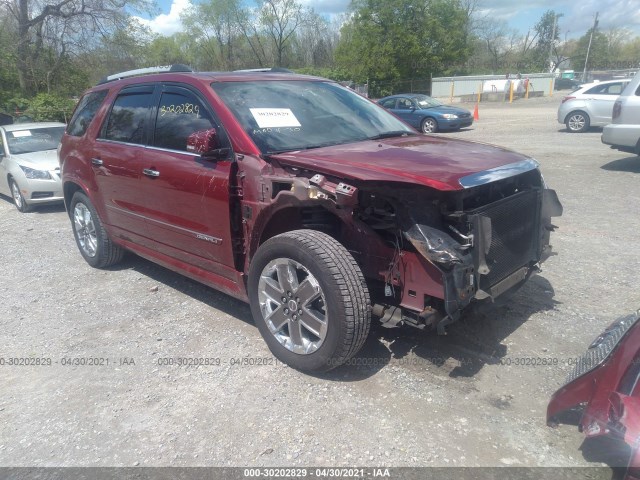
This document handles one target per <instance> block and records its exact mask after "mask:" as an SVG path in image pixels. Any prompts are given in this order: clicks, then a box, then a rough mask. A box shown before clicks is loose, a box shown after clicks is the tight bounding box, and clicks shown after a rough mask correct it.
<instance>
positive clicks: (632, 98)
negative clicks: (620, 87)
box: [602, 72, 640, 155]
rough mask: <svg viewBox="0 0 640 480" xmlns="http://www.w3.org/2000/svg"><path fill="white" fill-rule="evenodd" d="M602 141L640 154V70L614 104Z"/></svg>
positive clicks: (623, 150)
mask: <svg viewBox="0 0 640 480" xmlns="http://www.w3.org/2000/svg"><path fill="white" fill-rule="evenodd" d="M602 143H605V144H607V145H611V148H615V149H617V150H620V151H622V152H629V153H635V154H636V155H640V72H639V73H637V74H636V76H635V77H634V78H633V80H632V81H631V83H629V85H627V88H625V89H624V92H622V95H620V96H619V97H618V99H617V100H616V103H615V104H614V105H613V119H612V123H611V124H610V125H607V126H606V127H604V130H603V131H602Z"/></svg>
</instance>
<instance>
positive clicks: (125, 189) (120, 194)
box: [90, 85, 154, 243]
mask: <svg viewBox="0 0 640 480" xmlns="http://www.w3.org/2000/svg"><path fill="white" fill-rule="evenodd" d="M153 90H154V86H153V85H146V86H135V87H129V88H124V89H122V91H121V92H120V93H119V94H118V96H117V97H116V99H115V100H114V103H113V106H112V108H111V111H110V112H109V115H108V117H107V120H106V122H105V124H104V125H103V127H102V129H101V131H100V133H99V134H98V139H97V141H96V145H95V147H94V152H93V154H92V156H91V160H90V161H91V168H93V171H94V175H95V181H96V184H97V186H98V192H97V195H99V196H100V197H102V201H101V202H100V203H102V205H104V206H105V212H104V214H105V216H106V218H104V219H103V220H104V222H105V223H107V224H108V225H110V226H112V227H113V228H112V231H113V232H114V234H115V235H117V236H120V237H122V238H125V239H131V236H132V234H133V235H134V236H135V237H136V240H137V241H141V240H142V239H143V238H144V237H146V236H147V232H146V224H145V222H144V217H143V212H144V203H145V201H146V200H145V197H144V195H143V192H142V190H141V189H140V180H141V175H140V171H141V168H140V161H141V159H142V157H143V153H144V152H145V144H146V143H147V140H148V135H149V124H150V121H151V110H152V109H151V106H152V98H153ZM142 243H147V242H144V241H142Z"/></svg>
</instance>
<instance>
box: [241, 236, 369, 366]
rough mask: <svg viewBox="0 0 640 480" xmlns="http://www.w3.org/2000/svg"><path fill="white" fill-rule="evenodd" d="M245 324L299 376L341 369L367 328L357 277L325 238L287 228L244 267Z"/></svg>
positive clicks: (365, 296) (362, 286) (341, 250)
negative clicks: (246, 269)
mask: <svg viewBox="0 0 640 480" xmlns="http://www.w3.org/2000/svg"><path fill="white" fill-rule="evenodd" d="M248 290H249V301H250V304H251V313H252V314H253V318H254V319H255V322H256V324H257V326H258V329H259V330H260V333H261V334H262V337H263V338H264V340H265V342H266V343H267V345H268V346H269V349H270V350H271V352H272V353H273V354H274V355H275V356H276V357H277V358H278V359H279V360H281V361H282V362H284V363H286V364H287V365H289V366H291V367H292V368H295V369H297V370H301V371H305V372H324V371H328V370H331V369H332V368H335V367H337V366H338V365H341V364H343V363H344V362H346V361H347V360H348V359H349V358H351V357H352V356H353V355H355V354H356V353H357V352H358V351H359V350H360V348H361V347H362V345H363V344H364V342H365V340H366V338H367V335H368V334H369V327H370V324H371V308H370V300H369V292H368V289H367V286H366V283H365V280H364V276H363V275H362V272H361V270H360V267H358V264H357V263H356V261H355V260H354V259H353V257H352V256H351V254H350V253H349V252H348V251H347V249H346V248H345V247H344V246H342V245H341V244H340V243H339V242H337V241H336V240H334V239H333V238H332V237H330V236H329V235H326V234H324V233H321V232H317V231H313V230H294V231H291V232H287V233H283V234H281V235H278V236H276V237H273V238H270V239H269V240H267V241H266V242H265V243H264V244H262V245H261V246H260V248H259V249H258V251H257V252H256V254H255V256H254V258H253V260H252V262H251V266H250V268H249V282H248Z"/></svg>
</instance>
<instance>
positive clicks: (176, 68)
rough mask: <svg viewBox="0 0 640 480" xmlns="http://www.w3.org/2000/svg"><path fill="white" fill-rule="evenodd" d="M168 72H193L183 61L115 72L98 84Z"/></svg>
mask: <svg viewBox="0 0 640 480" xmlns="http://www.w3.org/2000/svg"><path fill="white" fill-rule="evenodd" d="M168 72H193V70H191V69H190V68H189V67H187V66H186V65H183V64H181V63H176V64H175V65H161V66H157V67H148V68H138V69H136V70H128V71H126V72H120V73H114V74H113V75H108V76H106V77H104V78H102V79H101V80H100V81H99V82H98V85H101V84H103V83H107V82H112V81H114V80H120V79H121V78H127V77H135V76H138V75H148V74H150V73H168Z"/></svg>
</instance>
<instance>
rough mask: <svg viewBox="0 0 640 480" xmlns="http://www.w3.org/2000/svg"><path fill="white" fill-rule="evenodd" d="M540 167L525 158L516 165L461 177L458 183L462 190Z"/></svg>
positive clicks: (531, 159)
mask: <svg viewBox="0 0 640 480" xmlns="http://www.w3.org/2000/svg"><path fill="white" fill-rule="evenodd" d="M539 166H540V164H539V163H538V162H536V161H535V160H534V159H533V158H527V159H526V160H522V161H520V162H516V163H509V164H508V165H502V166H500V167H496V168H491V169H489V170H483V171H482V172H477V173H472V174H471V175H467V176H466V177H462V178H461V179H460V180H458V182H459V183H460V185H462V187H464V188H472V187H477V186H478V185H484V184H486V183H491V182H495V181H496V180H502V179H503V178H509V177H514V176H516V175H520V174H521V173H524V172H529V171H531V170H535V169H537V168H538V167H539Z"/></svg>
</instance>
